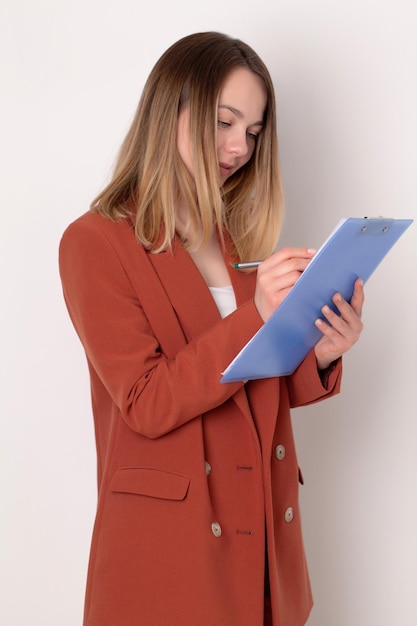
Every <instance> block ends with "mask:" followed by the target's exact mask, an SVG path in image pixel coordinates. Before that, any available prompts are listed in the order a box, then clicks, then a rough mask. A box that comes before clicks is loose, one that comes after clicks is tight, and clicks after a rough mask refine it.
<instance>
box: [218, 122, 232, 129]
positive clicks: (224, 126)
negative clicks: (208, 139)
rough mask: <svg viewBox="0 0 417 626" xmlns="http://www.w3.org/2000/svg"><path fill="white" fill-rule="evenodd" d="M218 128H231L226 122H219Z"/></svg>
mask: <svg viewBox="0 0 417 626" xmlns="http://www.w3.org/2000/svg"><path fill="white" fill-rule="evenodd" d="M217 126H218V127H219V128H229V126H231V124H230V122H226V121H225V120H217Z"/></svg>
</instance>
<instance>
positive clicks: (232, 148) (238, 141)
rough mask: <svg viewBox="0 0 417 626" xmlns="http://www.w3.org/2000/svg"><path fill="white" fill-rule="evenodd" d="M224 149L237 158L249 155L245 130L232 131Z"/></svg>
mask: <svg viewBox="0 0 417 626" xmlns="http://www.w3.org/2000/svg"><path fill="white" fill-rule="evenodd" d="M226 149H227V150H228V152H230V153H231V154H234V155H235V156H237V157H245V156H247V154H248V153H249V146H248V137H247V134H246V129H245V130H240V129H238V128H236V129H234V131H233V132H232V133H230V134H229V136H228V140H227V145H226Z"/></svg>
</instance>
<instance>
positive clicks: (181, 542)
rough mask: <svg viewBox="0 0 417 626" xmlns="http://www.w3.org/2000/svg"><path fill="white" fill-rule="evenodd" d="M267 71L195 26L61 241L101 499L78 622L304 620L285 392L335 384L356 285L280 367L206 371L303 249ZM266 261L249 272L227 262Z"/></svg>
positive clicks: (157, 73) (267, 309)
mask: <svg viewBox="0 0 417 626" xmlns="http://www.w3.org/2000/svg"><path fill="white" fill-rule="evenodd" d="M275 118H276V110H275V98H274V90H273V85H272V81H271V78H270V75H269V73H268V71H267V69H266V67H265V65H264V64H263V62H262V61H261V59H260V58H259V57H258V55H257V54H256V53H255V52H254V51H253V50H252V49H251V48H250V47H249V46H248V45H246V44H244V43H243V42H242V41H240V40H237V39H232V38H230V37H228V36H226V35H222V34H220V33H213V32H208V33H198V34H194V35H190V36H188V37H184V38H183V39H181V40H180V41H178V42H177V43H175V44H174V45H172V46H171V47H170V48H169V49H168V50H167V51H166V52H165V53H164V54H163V55H162V57H161V58H160V59H159V61H158V62H157V64H156V65H155V67H154V69H153V70H152V72H151V74H150V76H149V79H148V81H147V83H146V85H145V88H144V90H143V94H142V97H141V100H140V102H139V106H138V109H137V112H136V115H135V117H134V120H133V122H132V125H131V128H130V130H129V132H128V134H127V137H126V139H125V140H124V143H123V145H122V147H121V150H120V154H119V157H118V160H117V163H116V166H115V171H114V174H113V178H112V180H111V182H110V183H109V185H108V186H107V187H106V188H105V189H104V191H102V192H101V193H100V194H99V195H98V196H97V198H96V199H95V200H94V202H93V203H92V206H91V210H90V211H89V212H88V213H86V214H84V215H83V216H81V217H80V218H79V219H78V220H76V221H75V222H74V223H73V224H71V225H70V226H69V227H68V229H67V230H66V232H65V233H64V235H63V238H62V241H61V246H60V271H61V277H62V283H63V289H64V296H65V300H66V303H67V306H68V310H69V313H70V316H71V319H72V321H73V324H74V326H75V329H76V331H77V333H78V335H79V337H80V339H81V342H82V344H83V346H84V348H85V352H86V356H87V360H88V366H89V371H90V377H91V390H92V404H93V413H94V420H95V432H96V444H97V455H98V487H99V489H98V493H99V499H98V508H97V516H96V521H95V526H94V533H93V540H92V547H91V555H90V565H89V572H88V583H87V592H86V602H85V616H84V625H85V626H139V625H143V626H161V625H162V624H164V625H165V624H169V625H170V626H197V625H198V626H214V625H216V626H261V625H262V624H274V625H280V626H301V625H302V624H304V623H305V622H306V620H307V618H308V615H309V612H310V609H311V604H312V600H311V592H310V586H309V580H308V573H307V569H306V564H305V557H304V550H303V542H302V536H301V522H300V513H299V506H298V483H299V477H300V476H301V474H300V472H299V468H298V464H297V458H296V453H295V448H294V441H293V435H292V429H291V420H290V407H293V406H299V405H303V404H308V403H312V402H316V401H319V400H322V399H324V398H327V397H329V396H331V395H333V394H335V393H338V391H339V387H340V376H341V359H340V357H341V355H342V354H343V353H344V352H346V351H347V350H348V349H349V348H350V347H351V345H352V344H353V343H354V342H355V341H356V340H357V339H358V337H359V335H360V332H361V329H362V323H361V320H360V316H361V309H362V304H363V288H362V285H361V282H360V281H357V283H356V285H355V290H354V295H353V298H352V301H351V303H347V302H345V301H344V300H343V299H340V298H338V297H337V296H336V298H335V302H336V304H337V307H338V309H339V313H340V315H336V314H334V313H332V312H331V311H330V312H325V317H326V319H327V321H328V324H326V325H325V326H324V327H323V337H322V339H321V340H320V341H319V343H318V344H317V345H316V347H315V349H314V350H313V351H312V352H311V353H310V354H309V355H308V356H307V358H306V359H305V360H304V361H303V363H302V364H301V365H300V366H299V368H298V369H297V370H296V371H295V372H294V374H292V375H291V376H288V377H281V378H271V379H265V380H258V381H249V382H246V383H245V382H244V381H242V382H241V383H229V384H221V383H220V377H221V372H222V371H223V370H224V369H225V367H226V366H227V364H228V363H229V362H230V361H231V360H232V358H233V357H234V356H235V355H236V354H237V352H238V351H239V350H240V349H241V348H242V347H243V346H244V345H245V343H246V342H247V341H248V340H249V339H250V338H251V336H252V335H253V334H254V333H255V332H256V331H257V330H258V329H259V328H260V326H261V325H262V324H263V323H264V322H265V321H266V320H267V319H268V317H269V316H270V315H271V314H272V312H273V311H274V310H275V308H276V307H277V306H279V304H280V303H281V302H282V300H283V298H284V297H285V295H286V294H287V293H288V291H289V290H290V289H291V287H292V286H293V285H294V283H295V282H296V280H297V278H298V277H299V276H300V273H301V272H303V270H304V269H305V268H306V266H307V265H308V263H309V261H310V259H311V257H312V255H313V254H314V251H313V250H310V249H308V248H283V249H282V250H279V251H278V252H274V250H275V249H276V245H277V241H278V237H279V232H280V227H281V223H282V215H283V198H282V189H281V181H280V174H279V166H278V151H277V138H276V121H275ZM253 259H266V260H265V261H264V262H263V263H262V264H261V265H260V266H259V268H258V269H257V270H252V271H241V270H238V269H235V268H234V263H236V262H237V261H250V260H253Z"/></svg>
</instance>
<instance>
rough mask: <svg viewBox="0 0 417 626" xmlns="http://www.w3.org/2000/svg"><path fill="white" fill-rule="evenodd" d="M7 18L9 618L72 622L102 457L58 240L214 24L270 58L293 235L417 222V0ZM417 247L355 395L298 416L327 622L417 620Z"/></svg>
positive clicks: (262, 3)
mask: <svg viewBox="0 0 417 626" xmlns="http://www.w3.org/2000/svg"><path fill="white" fill-rule="evenodd" d="M0 24H1V26H0V28H1V40H0V46H1V55H0V63H1V84H0V91H1V102H2V104H1V116H0V136H1V168H0V177H1V181H0V194H1V205H2V208H1V211H2V227H1V247H0V253H1V265H0V268H1V291H2V306H1V329H2V333H3V337H2V358H1V367H2V371H1V375H0V380H1V386H2V392H1V433H0V446H1V450H0V463H1V542H2V548H1V557H0V563H1V574H2V580H1V584H0V593H1V595H2V597H1V601H0V622H1V623H2V624H4V625H5V626H74V625H76V624H81V619H82V605H83V594H84V582H85V574H86V568H87V560H88V550H89V541H90V533H91V527H92V523H93V516H94V509H95V502H96V491H95V448H94V433H93V425H92V418H91V411H90V399H89V386H88V378H87V369H86V365H85V361H84V355H83V352H82V348H81V346H80V345H79V343H78V339H77V338H76V335H75V333H74V331H73V329H72V327H71V325H70V322H69V319H68V317H67V313H66V310H65V308H64V304H63V300H62V296H61V287H60V282H59V276H58V269H57V247H58V242H59V238H60V235H61V233H62V231H63V230H64V228H65V226H66V225H67V224H68V223H69V222H70V221H72V220H73V219H75V218H76V217H77V216H78V215H79V214H81V213H83V212H84V211H86V210H87V208H88V205H89V202H90V201H91V199H92V197H93V196H94V195H95V194H96V193H97V192H98V191H99V189H100V188H101V187H102V186H103V184H104V183H105V181H106V180H107V179H108V176H109V172H110V170H111V165H112V162H113V159H114V157H115V154H116V151H117V149H118V147H119V145H120V142H121V140H122V138H123V136H124V134H125V132H126V130H127V128H128V126H129V123H130V120H131V117H132V115H133V112H134V110H135V108H136V104H137V101H138V98H139V95H140V92H141V89H142V86H143V83H144V81H145V79H146V76H147V74H148V72H149V70H150V69H151V67H152V66H153V64H154V62H155V61H156V60H157V58H158V57H159V55H160V54H161V53H162V52H163V51H164V50H165V49H166V48H167V47H168V46H169V45H170V44H171V43H173V42H174V41H176V40H177V39H178V38H180V37H181V36H183V35H186V34H189V33H191V32H195V31H201V30H213V29H214V30H220V31H223V32H227V33H229V34H232V35H234V36H238V37H240V38H242V39H244V40H246V41H247V42H248V43H250V44H251V45H252V46H253V47H254V48H255V49H256V50H257V51H258V52H259V54H260V55H261V56H262V57H263V59H264V60H265V61H266V63H267V65H268V66H269V68H270V70H271V74H272V76H273V80H274V83H275V86H276V90H277V97H278V105H279V116H278V122H279V133H280V156H281V163H282V172H283V178H284V183H285V190H286V200H287V218H286V224H285V230H284V234H283V241H282V243H291V244H297V245H306V246H310V247H313V246H315V247H318V246H319V245H320V244H321V243H322V241H323V240H324V238H325V237H326V236H327V235H328V233H329V232H330V231H331V230H332V229H333V227H334V226H335V224H336V223H337V221H338V220H339V219H340V218H341V217H348V216H363V215H371V216H372V215H385V216H392V217H415V216H416V207H417V186H416V172H417V121H416V119H417V118H416V111H417V88H416V76H417V43H416V41H417V39H416V32H417V11H416V3H415V2H414V0H379V1H375V2H372V1H371V0H351V1H350V2H338V1H337V0H336V1H335V0H332V1H330V0H316V2H311V1H309V0H281V1H278V2H275V1H272V0H257V1H256V2H254V1H249V0H230V1H229V2H227V3H225V2H223V1H222V2H220V0H211V2H207V3H205V4H201V3H197V2H187V1H186V0H178V1H177V2H175V3H173V2H169V1H168V0H166V1H165V2H160V1H158V0H156V1H155V2H151V3H139V2H137V1H136V2H133V0H119V1H118V2H117V3H116V2H114V3H113V2H107V1H106V0H100V1H99V0H60V1H59V2H57V1H56V0H37V2H31V1H30V0H3V2H2V3H1V7H0ZM416 251H417V227H416V225H415V224H414V225H413V226H412V227H411V229H410V230H409V231H408V232H407V233H406V234H405V235H404V237H403V238H402V239H401V240H400V242H399V244H398V245H397V246H396V247H395V249H393V250H392V251H391V253H390V254H389V256H388V257H387V258H386V259H385V260H384V262H383V264H382V265H381V267H380V268H379V270H378V271H377V273H376V274H375V275H374V276H373V277H372V278H371V280H370V281H369V283H368V286H367V290H366V294H367V302H366V308H365V313H364V321H365V325H366V329H365V331H364V334H363V338H362V339H361V342H360V343H359V344H358V345H357V346H355V348H354V349H353V350H352V352H351V353H350V354H349V355H348V357H347V358H346V360H345V376H344V384H343V392H342V395H341V396H339V397H337V398H335V399H332V400H330V401H328V402H326V403H321V404H319V405H317V406H314V407H309V408H305V409H299V410H297V411H296V412H294V424H295V429H296V437H297V443H298V450H299V457H300V464H301V466H302V469H303V471H304V475H305V479H306V484H305V486H304V488H303V490H302V507H303V511H304V532H305V539H306V548H307V553H308V558H309V563H310V572H311V577H312V584H313V589H314V595H315V601H316V605H315V608H314V610H313V613H312V616H311V619H310V621H309V626H392V625H393V624H395V625H396V626H415V625H416V624H417V594H416V584H417V533H416V530H415V529H416V521H415V520H416V519H417V490H416V487H415V479H416V476H417V453H416V449H417V426H416V388H417V382H416V381H417V369H416V348H417V341H416V323H415V318H416V309H417V297H416V279H415V274H416V268H417V252H416ZM115 626H117V624H115ZM231 626H238V625H231ZM283 626H285V625H283Z"/></svg>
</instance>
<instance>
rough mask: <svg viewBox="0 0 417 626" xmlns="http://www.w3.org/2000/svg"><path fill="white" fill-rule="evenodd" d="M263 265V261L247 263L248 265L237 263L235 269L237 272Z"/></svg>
mask: <svg viewBox="0 0 417 626" xmlns="http://www.w3.org/2000/svg"><path fill="white" fill-rule="evenodd" d="M261 263H262V261H247V262H246V263H235V264H234V266H233V267H234V268H235V270H240V269H244V268H245V267H258V265H260V264H261Z"/></svg>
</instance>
